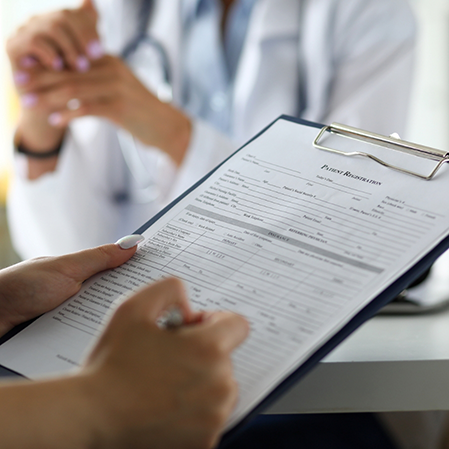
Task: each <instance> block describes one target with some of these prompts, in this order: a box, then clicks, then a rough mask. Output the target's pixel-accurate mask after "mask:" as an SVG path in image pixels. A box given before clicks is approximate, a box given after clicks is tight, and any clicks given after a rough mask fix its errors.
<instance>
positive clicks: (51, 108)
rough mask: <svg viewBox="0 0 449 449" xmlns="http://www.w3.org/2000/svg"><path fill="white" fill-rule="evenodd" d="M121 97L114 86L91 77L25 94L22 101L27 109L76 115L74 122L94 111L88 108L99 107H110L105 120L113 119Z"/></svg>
mask: <svg viewBox="0 0 449 449" xmlns="http://www.w3.org/2000/svg"><path fill="white" fill-rule="evenodd" d="M119 98H120V96H119V94H118V93H117V90H116V89H114V83H111V82H108V81H107V80H101V79H96V78H92V77H87V78H86V79H84V80H82V81H81V80H77V81H74V82H68V83H60V84H57V85H55V86H50V87H49V88H47V89H45V90H41V91H37V92H30V93H27V94H25V95H22V97H21V100H22V106H23V107H25V108H32V109H34V110H36V111H41V112H43V113H51V112H61V113H63V112H71V113H73V114H69V117H68V118H69V119H72V118H74V117H81V116H83V115H85V113H87V112H90V111H91V108H90V107H89V110H86V108H85V106H91V105H96V104H98V105H99V106H101V105H107V106H108V107H109V111H108V110H105V111H104V112H105V113H106V115H105V117H107V118H109V115H110V114H111V113H112V111H113V110H114V109H115V107H116V106H115V105H116V104H117V103H119ZM31 100H32V101H31ZM72 100H73V101H72ZM101 110H103V108H101ZM92 115H97V114H92ZM100 115H102V114H100Z"/></svg>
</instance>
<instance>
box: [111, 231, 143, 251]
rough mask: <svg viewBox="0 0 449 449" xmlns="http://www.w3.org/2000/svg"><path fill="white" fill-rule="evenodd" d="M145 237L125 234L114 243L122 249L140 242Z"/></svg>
mask: <svg viewBox="0 0 449 449" xmlns="http://www.w3.org/2000/svg"><path fill="white" fill-rule="evenodd" d="M144 240H145V237H144V236H143V235H139V234H132V235H127V236H126V237H122V238H121V239H120V240H118V241H117V242H116V245H118V246H120V248H122V249H130V248H132V247H134V246H136V245H138V244H139V243H140V242H143V241H144Z"/></svg>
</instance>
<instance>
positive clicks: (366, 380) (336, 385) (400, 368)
mask: <svg viewBox="0 0 449 449" xmlns="http://www.w3.org/2000/svg"><path fill="white" fill-rule="evenodd" d="M421 289H422V291H418V293H419V295H421V296H424V297H425V296H427V297H436V296H442V295H444V294H446V295H447V294H448V291H449V254H448V253H445V254H444V256H443V257H442V258H441V259H439V261H438V262H437V264H436V265H435V266H434V268H433V269H432V272H431V277H430V279H429V281H428V282H426V285H424V286H422V287H421ZM424 410H449V310H447V309H446V310H444V311H442V312H438V313H432V314H423V315H406V316H404V315H402V316H385V315H383V316H382V315H381V316H376V317H375V318H373V319H371V320H370V321H368V322H367V323H365V324H364V325H363V326H362V327H361V328H359V329H358V330H357V331H356V332H355V333H354V334H352V335H351V336H350V337H349V338H348V339H347V340H345V341H344V342H343V343H342V344H341V345H340V346H339V347H337V348H336V349H335V350H334V351H333V352H332V353H331V354H329V355H328V356H327V357H326V358H325V359H324V360H323V361H322V362H321V363H320V364H319V365H318V366H317V367H316V368H315V369H314V370H313V371H312V372H311V373H309V374H308V375H307V376H306V377H305V378H304V379H302V380H301V381H300V382H299V383H298V384H297V385H296V386H294V387H293V388H292V389H291V390H290V391H289V392H288V393H287V394H285V395H284V396H283V397H282V398H281V399H280V400H278V401H277V403H276V404H274V405H273V406H272V407H271V408H270V409H269V410H268V411H267V413H329V412H367V411H424Z"/></svg>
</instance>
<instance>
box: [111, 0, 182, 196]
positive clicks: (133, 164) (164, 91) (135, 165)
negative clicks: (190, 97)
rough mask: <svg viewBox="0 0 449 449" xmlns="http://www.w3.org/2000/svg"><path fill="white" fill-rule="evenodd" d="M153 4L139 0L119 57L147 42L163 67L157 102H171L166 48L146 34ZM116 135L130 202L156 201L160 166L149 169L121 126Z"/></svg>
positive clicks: (127, 54) (127, 58) (131, 137)
mask: <svg viewBox="0 0 449 449" xmlns="http://www.w3.org/2000/svg"><path fill="white" fill-rule="evenodd" d="M153 6H154V1H153V0H143V1H142V5H141V10H140V11H139V20H140V23H139V26H138V33H137V34H136V37H135V38H134V39H133V40H132V41H131V42H130V43H129V44H128V45H127V46H126V47H125V48H124V50H123V51H122V52H121V57H122V59H123V60H125V61H130V60H131V59H132V57H133V56H134V55H135V54H136V53H137V51H141V50H142V47H143V46H146V45H147V46H148V47H151V49H152V50H155V51H156V53H157V55H158V57H159V59H160V66H161V69H162V81H161V82H160V83H159V84H158V86H157V90H156V96H157V97H158V99H159V100H160V101H163V102H165V103H171V102H172V101H173V87H172V79H173V78H172V71H171V67H170V63H169V59H168V55H167V51H166V50H165V48H164V47H163V45H162V44H161V43H160V42H159V41H158V40H157V39H155V38H154V37H153V36H150V35H148V33H147V28H148V22H149V20H150V18H151V14H152V11H153ZM117 137H118V143H119V146H120V150H121V153H122V156H123V159H124V161H125V164H126V166H127V168H128V171H127V172H126V173H125V176H126V177H127V178H129V174H130V175H131V176H132V178H133V180H134V185H135V187H136V188H135V189H133V197H132V201H133V202H134V203H139V204H144V203H150V202H153V201H155V200H156V199H157V198H158V197H159V196H160V191H159V189H158V187H157V185H156V182H155V178H156V176H157V171H158V169H159V167H158V166H157V164H156V166H155V167H152V169H151V172H150V170H149V169H148V168H147V167H146V165H145V163H144V161H143V160H142V157H141V154H140V151H139V149H138V147H137V144H136V141H135V138H134V136H133V135H132V134H131V133H129V132H128V131H126V130H124V129H122V128H118V129H117ZM129 181H131V180H129Z"/></svg>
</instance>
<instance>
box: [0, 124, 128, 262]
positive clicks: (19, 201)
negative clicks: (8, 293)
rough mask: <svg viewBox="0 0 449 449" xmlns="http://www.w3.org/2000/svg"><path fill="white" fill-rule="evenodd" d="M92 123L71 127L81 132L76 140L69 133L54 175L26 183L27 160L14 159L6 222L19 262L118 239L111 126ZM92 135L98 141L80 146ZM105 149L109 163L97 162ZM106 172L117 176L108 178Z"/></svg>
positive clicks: (117, 175) (72, 134)
mask: <svg viewBox="0 0 449 449" xmlns="http://www.w3.org/2000/svg"><path fill="white" fill-rule="evenodd" d="M92 120H93V119H92V118H86V119H80V120H79V121H78V123H77V124H76V125H74V127H75V128H76V127H78V126H84V128H83V131H84V132H83V133H81V137H80V138H78V137H79V136H78V134H80V133H76V132H73V130H71V131H68V132H67V135H66V138H65V141H64V144H63V148H62V152H61V156H60V159H59V161H58V166H57V169H56V170H55V171H54V172H52V173H47V174H45V175H43V176H41V177H40V178H38V179H37V180H32V181H31V180H28V179H27V177H26V176H25V173H23V172H24V170H21V169H22V168H23V167H20V165H21V164H24V163H25V164H26V160H24V156H22V155H17V156H16V161H15V163H16V165H17V170H16V176H15V179H14V181H13V184H12V186H11V189H10V192H9V198H8V219H9V226H10V230H11V238H12V241H13V244H14V247H15V249H16V251H17V252H18V254H19V255H20V256H21V257H22V258H23V259H28V258H31V257H36V256H42V255H59V254H64V253H68V252H72V251H77V250H80V249H82V248H87V247H91V246H96V245H98V244H101V243H108V242H111V241H112V239H113V238H114V237H115V235H116V232H115V226H114V224H115V223H118V222H119V219H120V209H119V207H118V206H117V204H116V203H115V202H114V198H113V196H114V191H115V192H117V191H118V189H119V185H118V184H119V183H120V182H121V180H120V172H119V171H118V170H117V167H113V165H115V164H116V163H117V162H118V161H117V157H116V154H115V152H114V145H113V141H111V137H112V136H113V135H112V133H111V130H110V127H109V125H107V124H106V123H104V124H100V125H99V126H97V123H92ZM97 122H98V120H97ZM92 134H94V135H95V136H97V137H96V138H95V139H93V140H92V142H91V143H90V144H87V143H86V142H84V141H83V139H82V137H83V136H85V137H86V138H90V137H92ZM108 136H109V138H108ZM99 138H100V139H99ZM100 140H101V141H102V143H101V142H100ZM106 149H108V157H107V158H103V161H104V162H101V160H102V156H104V155H105V153H104V152H105V150H106ZM102 153H103V154H102ZM108 170H114V171H112V173H115V175H114V176H111V175H110V174H109V175H108ZM21 172H22V173H21ZM113 183H115V185H114V184H113Z"/></svg>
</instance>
